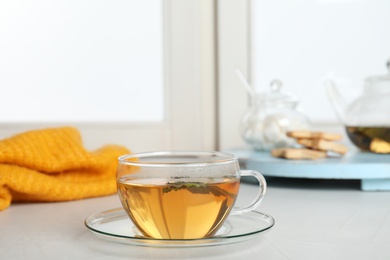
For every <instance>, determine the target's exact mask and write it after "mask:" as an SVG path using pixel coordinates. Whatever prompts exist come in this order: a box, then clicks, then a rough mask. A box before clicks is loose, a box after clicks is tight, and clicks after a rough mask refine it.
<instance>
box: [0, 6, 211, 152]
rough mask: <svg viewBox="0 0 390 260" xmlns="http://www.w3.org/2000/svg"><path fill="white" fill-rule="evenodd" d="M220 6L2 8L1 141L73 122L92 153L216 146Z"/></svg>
mask: <svg viewBox="0 0 390 260" xmlns="http://www.w3.org/2000/svg"><path fill="white" fill-rule="evenodd" d="M213 8H214V5H213V3H212V2H210V1H198V0H191V1H180V0H166V1H163V0H146V1H135V0H131V1H124V0H114V1H107V0H97V1H92V0H84V1H65V0H62V1H55V2H53V1H39V2H36V1H28V0H26V1H3V2H1V3H0V19H1V21H2V22H1V23H0V37H1V39H6V40H2V41H1V42H0V91H1V94H2V96H3V98H4V97H5V99H6V101H5V102H3V103H2V104H1V105H2V106H3V107H1V110H2V111H3V113H2V114H1V115H0V126H1V129H0V137H7V136H10V135H12V134H14V133H17V132H22V131H25V130H29V129H36V128H44V127H50V126H59V125H73V126H76V127H78V128H79V129H80V130H81V132H82V135H83V138H84V142H85V144H86V146H87V147H88V148H91V149H92V148H96V147H98V146H101V145H102V144H106V143H117V144H123V145H126V146H127V147H128V148H129V149H131V150H133V151H146V150H158V149H214V148H215V129H216V127H215V117H216V115H215V111H216V110H215V75H214V73H215V70H214V62H215V61H214V59H215V58H214V56H215V55H214V31H213V12H214V11H213V10H214V9H213ZM151 108H153V109H151ZM5 111H7V113H5Z"/></svg>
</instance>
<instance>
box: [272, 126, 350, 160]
mask: <svg viewBox="0 0 390 260" xmlns="http://www.w3.org/2000/svg"><path fill="white" fill-rule="evenodd" d="M287 136H289V137H291V138H294V139H296V142H297V144H299V145H301V146H302V147H300V148H277V149H273V150H272V151H271V154H272V156H274V157H280V158H286V159H296V160H299V159H302V160H303V159H310V160H315V159H319V158H325V157H327V156H328V154H329V153H336V154H339V155H344V154H346V153H347V152H348V148H347V147H346V146H344V145H342V144H340V143H337V142H336V141H339V140H341V138H342V135H339V134H334V133H327V132H313V131H291V132H288V133H287Z"/></svg>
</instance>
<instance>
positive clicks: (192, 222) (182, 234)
mask: <svg viewBox="0 0 390 260" xmlns="http://www.w3.org/2000/svg"><path fill="white" fill-rule="evenodd" d="M241 176H252V177H255V178H256V179H257V180H258V183H259V188H258V192H257V194H256V196H255V197H254V199H253V201H252V202H251V203H250V204H249V205H248V206H246V207H242V208H236V207H233V206H234V203H235V201H236V198H237V195H238V191H239V187H240V178H241ZM117 187H118V195H119V198H120V200H121V203H122V205H123V208H124V209H125V211H126V213H127V214H128V215H129V217H130V219H131V220H132V221H133V223H134V225H135V226H136V227H137V229H138V230H139V231H140V232H141V233H142V234H143V235H144V236H145V237H148V238H153V239H199V238H207V237H211V236H213V235H214V234H215V233H216V232H217V230H218V229H219V228H220V227H221V226H222V225H223V223H224V221H225V220H226V219H227V217H228V216H229V214H243V213H246V212H249V211H252V210H254V209H255V208H257V206H259V205H260V203H261V201H262V199H263V197H264V195H265V192H266V187H267V184H266V181H265V179H264V177H263V176H262V175H261V174H260V173H259V172H256V171H252V170H240V167H239V163H238V159H237V157H236V156H234V155H232V154H228V153H223V152H206V151H160V152H148V153H138V154H126V155H123V156H121V157H119V159H118V168H117Z"/></svg>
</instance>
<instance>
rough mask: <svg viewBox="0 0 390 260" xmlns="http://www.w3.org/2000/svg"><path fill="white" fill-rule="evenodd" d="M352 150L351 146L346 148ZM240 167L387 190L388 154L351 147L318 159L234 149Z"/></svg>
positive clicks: (389, 179) (267, 174) (271, 173)
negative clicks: (347, 181) (337, 180)
mask: <svg viewBox="0 0 390 260" xmlns="http://www.w3.org/2000/svg"><path fill="white" fill-rule="evenodd" d="M350 150H352V148H351V149H350ZM229 152H230V153H233V154H235V155H236V156H238V158H239V160H240V165H241V168H243V169H251V170H257V171H259V172H261V173H262V174H263V175H264V176H272V177H286V178H313V179H351V180H352V179H357V180H361V189H362V190H364V191H379V190H390V154H374V153H369V152H360V151H357V150H352V151H350V152H348V153H347V154H346V155H344V156H337V155H335V156H333V157H329V158H324V159H318V160H287V159H281V158H275V157H273V156H271V155H270V153H269V152H257V151H253V150H249V149H234V150H230V151H229Z"/></svg>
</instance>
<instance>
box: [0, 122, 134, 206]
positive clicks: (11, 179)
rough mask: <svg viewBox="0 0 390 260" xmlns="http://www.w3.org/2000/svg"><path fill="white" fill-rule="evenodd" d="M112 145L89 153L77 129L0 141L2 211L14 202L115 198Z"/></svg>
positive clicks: (114, 148) (51, 130)
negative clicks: (111, 195)
mask: <svg viewBox="0 0 390 260" xmlns="http://www.w3.org/2000/svg"><path fill="white" fill-rule="evenodd" d="M129 152H130V151H129V150H128V149H126V148H125V147H122V146H116V145H107V146H104V147H102V148H101V149H99V150H96V151H93V152H89V151H87V150H86V149H85V148H84V147H83V145H82V140H81V136H80V133H79V131H78V130H77V129H75V128H72V127H61V128H48V129H41V130H33V131H28V132H25V133H22V134H19V135H15V136H13V137H11V138H8V139H4V140H1V141H0V210H3V209H6V208H7V207H8V206H9V205H10V204H11V201H67V200H76V199H82V198H88V197H96V196H102V195H109V194H113V193H115V192H116V180H115V175H116V165H117V158H118V156H120V155H122V154H126V153H129Z"/></svg>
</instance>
